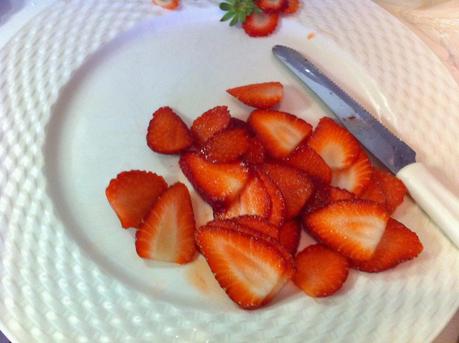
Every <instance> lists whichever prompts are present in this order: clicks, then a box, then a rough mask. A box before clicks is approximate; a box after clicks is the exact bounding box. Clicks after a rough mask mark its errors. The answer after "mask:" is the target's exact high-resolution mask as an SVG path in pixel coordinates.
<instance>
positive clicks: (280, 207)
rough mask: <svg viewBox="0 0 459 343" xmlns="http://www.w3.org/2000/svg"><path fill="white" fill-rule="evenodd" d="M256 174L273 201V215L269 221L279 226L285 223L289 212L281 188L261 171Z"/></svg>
mask: <svg viewBox="0 0 459 343" xmlns="http://www.w3.org/2000/svg"><path fill="white" fill-rule="evenodd" d="M256 172H257V176H258V178H259V179H260V180H261V181H262V182H263V185H264V186H265V189H266V191H267V192H268V194H269V198H270V199H271V214H270V215H269V218H267V219H268V221H269V222H270V223H271V224H273V225H275V226H279V225H281V224H282V223H283V222H284V220H285V215H286V211H287V209H286V205H285V199H284V196H283V195H282V192H281V191H280V189H279V187H277V186H276V184H275V183H274V182H273V181H272V180H271V178H270V177H269V176H268V175H266V174H265V173H264V172H262V171H261V170H259V169H257V170H256Z"/></svg>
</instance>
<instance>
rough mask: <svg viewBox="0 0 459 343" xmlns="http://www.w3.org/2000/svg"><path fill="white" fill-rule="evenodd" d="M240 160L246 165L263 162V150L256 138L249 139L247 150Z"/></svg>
mask: <svg viewBox="0 0 459 343" xmlns="http://www.w3.org/2000/svg"><path fill="white" fill-rule="evenodd" d="M242 159H243V160H244V161H245V162H247V163H248V164H261V163H263V162H264V160H265V148H264V147H263V144H261V142H260V141H259V140H258V139H257V138H251V139H250V141H249V149H248V150H247V151H246V153H245V154H244V156H243V157H242Z"/></svg>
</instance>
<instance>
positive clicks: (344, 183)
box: [331, 151, 373, 195]
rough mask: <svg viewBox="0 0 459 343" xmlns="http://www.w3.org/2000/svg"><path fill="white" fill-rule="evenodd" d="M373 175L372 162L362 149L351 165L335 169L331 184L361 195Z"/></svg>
mask: <svg viewBox="0 0 459 343" xmlns="http://www.w3.org/2000/svg"><path fill="white" fill-rule="evenodd" d="M372 175H373V167H372V166H371V162H370V160H369V159H368V157H367V155H366V154H365V153H364V152H363V151H362V152H361V153H360V155H359V157H358V158H357V160H356V161H355V162H353V163H352V164H351V165H350V166H349V167H347V168H345V169H340V170H336V169H335V170H333V173H332V181H331V185H332V186H335V187H338V188H341V189H345V190H347V191H349V192H351V193H354V194H356V195H359V194H360V193H362V191H363V190H364V189H365V187H366V186H367V185H368V184H369V183H370V180H371V177H372Z"/></svg>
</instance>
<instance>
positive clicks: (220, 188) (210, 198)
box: [179, 152, 249, 208]
mask: <svg viewBox="0 0 459 343" xmlns="http://www.w3.org/2000/svg"><path fill="white" fill-rule="evenodd" d="M179 164H180V168H181V169H182V172H183V174H185V176H186V177H187V178H188V180H189V181H190V182H191V184H192V185H193V187H194V188H195V189H196V191H197V192H198V193H199V194H200V195H201V197H202V198H203V199H204V200H205V201H207V202H208V203H209V204H210V205H211V206H213V207H214V208H221V207H226V206H228V205H229V204H231V202H232V201H233V200H235V199H237V197H238V195H239V193H240V192H241V191H242V189H243V188H244V186H245V184H246V183H247V181H248V180H249V171H248V169H247V168H246V167H245V166H244V165H243V164H241V163H219V164H213V163H211V162H208V161H206V160H205V159H204V158H202V157H201V156H200V155H199V154H197V153H194V152H188V153H185V154H183V155H182V156H181V157H180V161H179Z"/></svg>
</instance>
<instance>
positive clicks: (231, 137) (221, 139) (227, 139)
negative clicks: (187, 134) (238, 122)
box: [201, 128, 249, 163]
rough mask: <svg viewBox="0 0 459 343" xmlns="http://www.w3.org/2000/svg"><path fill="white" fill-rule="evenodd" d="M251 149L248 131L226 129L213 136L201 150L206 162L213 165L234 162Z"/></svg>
mask: <svg viewBox="0 0 459 343" xmlns="http://www.w3.org/2000/svg"><path fill="white" fill-rule="evenodd" d="M248 149H249V134H248V132H247V130H245V129H242V128H238V129H226V130H223V131H220V132H218V133H216V134H215V135H213V136H212V137H211V138H210V139H209V140H208V141H207V142H205V143H204V145H203V147H202V148H201V153H202V154H203V156H204V157H205V159H206V160H208V161H210V162H213V163H228V162H234V161H236V160H237V159H239V158H240V157H241V156H242V155H244V154H245V153H246V151H247V150H248Z"/></svg>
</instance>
